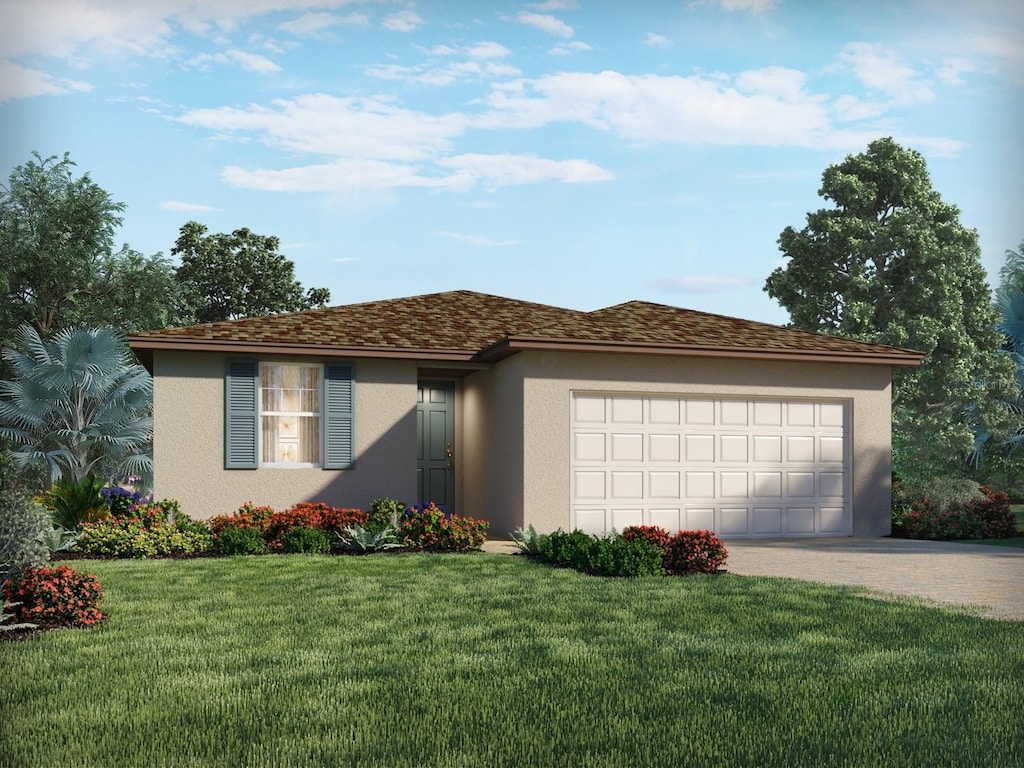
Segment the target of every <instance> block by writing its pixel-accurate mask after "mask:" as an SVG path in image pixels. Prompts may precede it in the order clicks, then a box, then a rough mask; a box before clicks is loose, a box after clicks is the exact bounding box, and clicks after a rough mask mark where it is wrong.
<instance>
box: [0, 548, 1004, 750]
mask: <svg viewBox="0 0 1024 768" xmlns="http://www.w3.org/2000/svg"><path fill="white" fill-rule="evenodd" d="M73 565H74V566H75V567H76V568H78V569H79V570H83V571H88V572H91V573H95V574H96V575H97V576H98V577H99V578H100V580H101V582H102V584H103V585H104V588H105V590H106V599H105V601H104V605H103V607H104V609H105V610H106V611H107V612H108V613H109V615H110V619H109V621H108V622H107V623H106V624H104V625H102V626H100V627H98V628H95V629H91V630H63V631H58V632H50V633H46V634H43V635H40V636H37V637H34V638H31V639H28V640H24V641H19V642H4V643H0V665H2V667H3V669H4V670H5V675H4V677H5V679H4V682H3V685H2V686H0V717H2V719H0V728H2V731H0V744H2V745H3V748H2V749H0V764H2V765H4V766H32V767H33V768H48V767H49V766H54V767H56V766H61V767H64V766H67V767H69V768H70V767H73V766H89V767H90V768H102V767H103V766H117V768H123V767H126V766H147V767H148V766H190V767H191V766H251V767H257V766H282V767H284V766H288V767H289V768H292V767H293V766H387V767H388V768H400V767H401V766H417V767H419V766H473V767H474V768H475V767H477V766H574V767H575V766H593V767H598V766H616V767H618V766H686V765H699V766H719V765H721V766H738V765H757V766H821V765H829V766H878V765H886V766H914V767H915V768H916V767H917V766H921V765H948V764H950V763H951V762H955V763H957V764H960V765H977V766H996V765H1020V764H1021V753H1020V745H1021V744H1022V743H1024V722H1022V721H1021V719H1020V712H1021V705H1022V694H1021V684H1020V681H1021V679H1024V632H1022V631H1021V629H1022V625H1021V623H1019V622H1009V621H996V620H991V619H984V618H980V617H977V616H972V615H969V614H967V613H964V612H957V611H953V610H946V609H940V608H936V607H933V606H930V605H925V604H923V603H921V602H912V601H906V600H897V601H887V600H877V599H872V598H870V597H868V596H867V593H866V592H865V591H864V590H861V589H857V588H843V587H826V586H822V585H815V584H810V583H802V582H797V581H792V580H787V579H768V578H752V577H740V576H734V575H721V576H694V577H689V578H685V579H683V578H674V579H670V578H650V579H638V580H612V579H598V578H593V577H588V576H584V575H582V574H579V573H576V572H573V571H568V570H552V569H549V568H547V567H546V566H543V565H540V564H537V563H533V562H530V561H528V560H525V559H523V558H515V557H509V556H507V555H487V554H474V555H395V556H372V557H362V558H360V557H330V556H301V555H294V556H274V557H249V558H224V559H196V560H155V561H82V562H77V563H73ZM5 760H6V762H4V761H5Z"/></svg>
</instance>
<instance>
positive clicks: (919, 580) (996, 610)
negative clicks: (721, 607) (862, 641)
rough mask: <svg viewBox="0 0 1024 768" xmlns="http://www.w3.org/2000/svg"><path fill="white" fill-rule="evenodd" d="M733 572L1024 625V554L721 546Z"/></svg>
mask: <svg viewBox="0 0 1024 768" xmlns="http://www.w3.org/2000/svg"><path fill="white" fill-rule="evenodd" d="M725 545H726V548H727V549H728V550H729V561H728V563H726V568H727V570H728V571H729V572H730V573H736V574H741V575H747V576H785V577H788V578H792V579H803V580H806V581H820V582H826V583H829V584H854V585H862V586H866V587H870V588H872V589H877V590H882V591H885V592H891V593H896V594H900V595H914V596H917V597H924V598H927V599H929V600H935V601H938V602H941V603H947V604H952V605H958V606H963V605H970V606H973V607H975V608H977V609H980V610H979V613H980V614H981V615H983V616H988V617H991V618H1001V619H1015V620H1017V621H1024V549H1014V548H1012V547H996V546H990V545H986V544H964V543H961V542H947V541H916V540H910V539H890V538H877V539H876V538H872V539H861V538H829V539H726V540H725Z"/></svg>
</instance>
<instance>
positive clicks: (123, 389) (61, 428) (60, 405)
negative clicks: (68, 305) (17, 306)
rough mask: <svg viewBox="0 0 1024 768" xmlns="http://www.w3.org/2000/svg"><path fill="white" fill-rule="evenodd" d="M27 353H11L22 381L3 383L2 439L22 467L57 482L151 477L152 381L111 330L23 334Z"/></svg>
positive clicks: (16, 378) (0, 396)
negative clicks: (45, 472) (48, 336)
mask: <svg viewBox="0 0 1024 768" xmlns="http://www.w3.org/2000/svg"><path fill="white" fill-rule="evenodd" d="M21 335H22V347H23V348H24V349H25V350H26V351H25V352H24V353H22V352H19V351H16V350H14V349H11V350H6V351H5V352H4V357H5V359H6V360H7V362H8V363H9V364H10V366H11V368H12V369H13V371H14V373H15V375H14V377H13V378H12V379H11V380H8V381H0V437H5V438H8V439H10V440H11V441H12V442H13V443H14V444H15V448H14V449H13V450H12V451H11V456H12V457H13V458H14V459H15V461H16V462H17V463H18V464H19V465H21V466H32V465H41V466H45V467H46V468H47V469H49V471H50V476H51V479H52V480H53V481H57V480H59V479H65V480H72V481H75V482H78V481H81V480H83V479H84V478H86V477H89V476H93V475H100V476H103V477H115V478H120V477H124V476H128V475H141V476H143V477H144V478H148V476H149V475H150V474H151V472H152V463H153V462H152V458H151V456H152V439H153V419H152V415H151V404H152V394H153V380H152V378H151V377H150V375H149V373H148V372H147V371H146V369H145V368H143V367H142V366H141V365H137V364H133V362H132V358H131V353H130V352H129V350H128V346H127V344H126V343H125V340H124V336H123V335H122V334H121V333H120V332H118V331H116V330H114V329H112V328H98V329H93V330H86V329H66V330H62V331H58V332H57V333H56V334H54V336H53V339H52V341H49V342H47V341H44V340H43V339H42V337H41V336H40V334H39V332H38V331H37V330H36V329H35V328H32V327H31V326H28V325H25V326H22V329H21Z"/></svg>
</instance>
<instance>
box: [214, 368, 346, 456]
mask: <svg viewBox="0 0 1024 768" xmlns="http://www.w3.org/2000/svg"><path fill="white" fill-rule="evenodd" d="M354 379H355V376H354V367H353V366H352V365H351V364H350V363H335V362H331V363H326V364H324V365H322V366H321V365H319V364H314V363H277V362H274V363H263V364H262V365H261V364H260V363H259V362H258V361H256V360H251V359H250V360H229V361H228V363H227V375H226V376H225V385H224V388H225V392H224V410H225V413H224V431H225V437H224V467H225V469H257V468H258V467H260V466H268V467H284V466H307V467H308V466H321V467H323V468H324V469H349V468H351V467H352V466H353V462H354V451H353V435H354V429H353V401H354V397H353V395H354V387H355V382H354Z"/></svg>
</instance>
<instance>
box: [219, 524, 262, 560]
mask: <svg viewBox="0 0 1024 768" xmlns="http://www.w3.org/2000/svg"><path fill="white" fill-rule="evenodd" d="M214 546H215V547H216V549H217V552H219V553H220V554H222V555H265V554H267V551H268V550H267V542H266V541H264V540H263V535H262V534H261V533H260V532H259V530H258V529H256V528H222V529H221V531H220V533H218V534H217V538H216V540H215V543H214Z"/></svg>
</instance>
